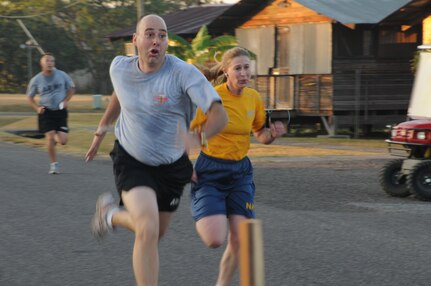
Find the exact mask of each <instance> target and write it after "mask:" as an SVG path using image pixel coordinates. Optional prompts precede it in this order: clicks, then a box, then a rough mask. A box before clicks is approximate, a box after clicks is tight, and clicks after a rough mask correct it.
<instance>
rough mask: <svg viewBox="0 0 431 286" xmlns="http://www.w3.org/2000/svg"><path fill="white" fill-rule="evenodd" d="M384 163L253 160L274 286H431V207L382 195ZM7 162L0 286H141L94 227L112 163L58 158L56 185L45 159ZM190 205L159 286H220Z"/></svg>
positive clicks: (215, 255) (17, 155) (14, 150)
mask: <svg viewBox="0 0 431 286" xmlns="http://www.w3.org/2000/svg"><path fill="white" fill-rule="evenodd" d="M389 158H390V157H389V156H387V155H386V154H384V153H382V154H381V155H379V156H378V157H376V158H366V157H364V158H361V159H357V158H356V159H352V158H344V157H337V158H329V159H322V158H289V159H283V160H280V159H275V158H273V159H271V158H269V159H260V160H256V163H255V173H256V185H257V195H256V207H257V215H258V217H259V218H261V219H262V220H263V223H264V224H263V229H264V243H265V266H266V285H267V286H311V285H327V286H338V285H339V286H350V285H351V286H358V285H364V286H365V285H367V286H370V285H373V286H374V285H375V286H385V285H388V286H389V285H390V286H405V285H409V286H414V285H423V286H428V285H431V282H430V281H431V268H430V267H429V264H430V262H431V250H430V247H429V242H430V240H431V223H430V216H431V205H430V204H428V203H424V202H419V201H417V200H415V199H413V198H406V199H397V198H389V197H387V196H385V194H384V193H383V192H382V191H381V190H380V188H379V186H378V175H377V173H378V169H379V168H380V167H381V165H382V164H383V163H384V162H386V161H387V160H388V159H389ZM0 162H1V165H0V174H1V177H0V198H1V206H0V285H2V286H28V285H37V286H41V285H43V286H48V285H49V286H50V285H61V286H64V285H73V286H75V285H83V286H86V285H92V286H96V285H116V286H118V285H134V280H133V275H132V270H131V261H130V257H131V246H132V241H133V236H132V235H131V234H130V233H128V232H127V231H125V230H120V231H118V232H117V233H115V234H114V235H112V236H110V237H109V238H108V239H107V240H106V241H104V242H103V243H100V244H99V243H97V242H96V241H94V240H93V239H92V237H91V236H90V233H89V228H88V225H89V221H90V218H91V216H92V214H93V211H94V203H95V200H96V198H97V196H98V194H99V193H101V192H105V191H112V192H114V188H113V178H112V175H111V163H110V161H108V160H102V159H99V160H97V161H95V162H92V163H90V164H86V163H84V162H83V160H82V159H81V158H77V157H74V156H60V162H61V164H62V170H63V172H64V173H63V174H61V175H55V176H50V175H48V174H47V171H48V168H47V165H48V164H47V155H46V153H45V152H43V151H40V150H36V149H33V148H29V147H23V146H17V145H12V144H7V143H0ZM186 194H187V193H186ZM188 204H189V198H188V196H187V195H185V196H184V199H183V201H182V204H181V206H180V209H179V211H178V213H177V215H176V217H175V220H174V221H173V224H172V227H171V228H170V230H169V232H168V234H167V235H166V236H165V238H164V239H163V241H162V242H161V244H160V258H161V269H160V283H159V285H162V286H175V285H180V286H201V285H202V286H207V285H210V286H211V285H214V282H215V277H216V267H217V264H218V260H219V258H220V255H221V251H222V250H221V249H217V250H210V249H207V248H205V247H204V245H203V244H202V243H201V242H200V240H199V238H198V237H197V235H196V233H195V231H194V227H193V222H192V219H191V217H190V211H189V207H188ZM234 285H239V283H238V278H237V277H236V279H235V283H234Z"/></svg>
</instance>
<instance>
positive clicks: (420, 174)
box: [407, 161, 431, 201]
mask: <svg viewBox="0 0 431 286" xmlns="http://www.w3.org/2000/svg"><path fill="white" fill-rule="evenodd" d="M407 185H408V187H409V189H410V191H411V192H412V194H413V195H414V196H415V197H416V198H417V199H419V200H421V201H431V161H423V162H421V163H419V164H417V165H415V166H414V167H413V169H412V170H411V171H410V174H409V175H408V176H407Z"/></svg>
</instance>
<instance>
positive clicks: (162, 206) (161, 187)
mask: <svg viewBox="0 0 431 286" xmlns="http://www.w3.org/2000/svg"><path fill="white" fill-rule="evenodd" d="M110 156H111V159H112V162H113V163H114V176H115V185H116V187H117V191H118V193H119V195H120V198H121V193H122V192H127V191H129V190H131V189H132V188H134V187H138V186H146V187H150V188H151V189H153V190H154V191H155V192H156V196H157V204H158V206H159V211H163V212H174V211H175V210H176V209H177V208H178V205H179V203H180V198H181V195H182V194H183V189H184V186H185V185H186V184H187V183H189V182H190V179H191V177H192V173H193V165H192V162H190V160H189V157H188V156H187V154H184V155H183V156H182V157H181V158H180V159H178V160H177V161H175V162H174V163H172V164H167V165H160V166H149V165H146V164H143V163H141V162H139V161H138V160H136V159H135V158H133V157H132V156H130V155H129V154H128V153H127V151H126V150H124V148H123V147H122V146H121V145H120V143H119V142H118V141H115V144H114V148H113V149H112V151H111V153H110ZM122 204H123V203H122V201H121V200H120V205H122Z"/></svg>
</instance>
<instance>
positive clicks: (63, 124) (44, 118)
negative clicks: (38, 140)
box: [38, 108, 69, 133]
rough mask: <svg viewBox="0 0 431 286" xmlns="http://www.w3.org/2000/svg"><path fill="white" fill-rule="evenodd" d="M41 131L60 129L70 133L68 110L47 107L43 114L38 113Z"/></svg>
mask: <svg viewBox="0 0 431 286" xmlns="http://www.w3.org/2000/svg"><path fill="white" fill-rule="evenodd" d="M38 123H39V132H40V133H46V132H48V131H53V130H55V131H60V132H64V133H69V128H68V127H67V110H66V109H62V110H51V109H48V108H45V111H44V112H43V113H42V114H38Z"/></svg>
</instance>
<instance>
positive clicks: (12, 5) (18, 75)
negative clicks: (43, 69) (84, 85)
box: [0, 0, 214, 93]
mask: <svg viewBox="0 0 431 286" xmlns="http://www.w3.org/2000/svg"><path fill="white" fill-rule="evenodd" d="M201 2H202V3H210V2H214V1H211V0H204V1H202V0H201ZM191 4H197V1H195V0H183V1H176V0H175V1H174V0H147V1H145V14H149V13H157V14H166V13H168V12H172V11H174V10H177V9H180V8H184V7H186V6H189V5H191ZM16 19H21V20H22V21H23V22H24V24H25V25H26V26H27V27H28V29H29V30H30V32H31V33H32V34H33V35H34V37H35V38H36V40H37V41H38V42H39V44H40V45H41V46H42V47H43V49H44V50H45V51H50V52H53V53H54V54H55V56H56V60H57V66H58V67H59V68H60V69H62V70H65V71H66V72H72V71H75V70H81V69H86V70H87V71H88V73H90V74H91V75H92V77H93V79H94V86H93V87H92V88H91V90H87V91H86V92H92V93H110V92H111V90H112V88H111V84H110V79H109V74H108V73H109V64H110V62H111V60H112V58H113V57H114V56H115V55H118V54H122V53H123V51H124V47H123V45H122V42H121V41H118V42H113V43H111V42H110V41H109V40H108V39H107V38H106V37H105V35H107V34H109V33H111V32H113V31H117V30H119V29H122V28H124V27H127V26H131V25H134V24H135V22H136V3H135V0H37V1H36V0H3V1H0V44H1V47H2V48H1V49H0V92H22V91H23V90H25V87H26V85H27V82H28V76H27V54H26V51H25V50H24V49H20V48H19V46H20V45H22V44H24V43H25V42H26V41H27V40H28V39H27V36H26V35H25V33H24V32H23V31H22V29H21V28H20V27H19V25H18V23H17V22H16ZM32 55H33V57H32V63H31V67H32V70H33V74H34V73H36V72H37V71H38V69H39V64H38V61H39V57H40V55H39V54H38V53H37V52H36V50H34V49H33V50H32Z"/></svg>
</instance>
